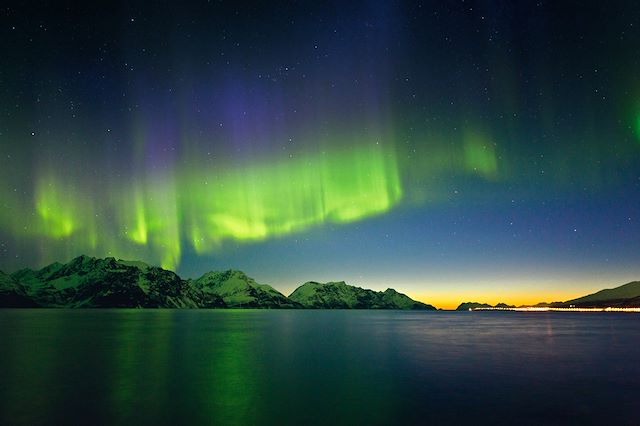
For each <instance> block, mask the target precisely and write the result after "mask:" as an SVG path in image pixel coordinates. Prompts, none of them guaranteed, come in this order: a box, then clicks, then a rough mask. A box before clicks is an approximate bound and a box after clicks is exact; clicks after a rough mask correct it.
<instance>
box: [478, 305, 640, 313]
mask: <svg viewBox="0 0 640 426" xmlns="http://www.w3.org/2000/svg"><path fill="white" fill-rule="evenodd" d="M469 310H470V311H517V312H640V308H614V307H606V308H576V307H569V308H551V307H537V306H523V307H518V308H469Z"/></svg>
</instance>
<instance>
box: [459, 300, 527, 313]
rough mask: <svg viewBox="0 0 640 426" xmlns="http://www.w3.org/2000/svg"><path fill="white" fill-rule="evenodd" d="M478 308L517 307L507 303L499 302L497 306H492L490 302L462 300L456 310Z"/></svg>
mask: <svg viewBox="0 0 640 426" xmlns="http://www.w3.org/2000/svg"><path fill="white" fill-rule="evenodd" d="M478 308H515V306H514V305H507V304H506V303H498V304H497V305H495V306H491V305H489V304H488V303H479V302H462V303H461V304H460V305H458V307H457V308H456V311H468V310H470V309H478Z"/></svg>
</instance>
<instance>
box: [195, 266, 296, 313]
mask: <svg viewBox="0 0 640 426" xmlns="http://www.w3.org/2000/svg"><path fill="white" fill-rule="evenodd" d="M193 286H194V287H195V288H196V289H198V290H199V291H202V292H203V293H204V294H212V295H216V296H218V297H221V298H222V299H223V300H224V302H225V304H226V305H227V306H229V307H232V308H300V307H302V306H301V305H300V304H298V303H296V302H294V301H292V300H289V299H288V298H287V297H286V296H285V295H284V294H282V293H280V292H279V291H277V290H276V289H274V288H273V287H271V286H269V285H266V284H258V283H256V282H255V280H254V279H253V278H250V277H248V276H247V275H245V273H244V272H242V271H235V270H232V269H230V270H228V271H224V272H216V271H212V272H207V273H206V274H204V275H203V276H201V277H200V278H198V279H196V280H194V281H193Z"/></svg>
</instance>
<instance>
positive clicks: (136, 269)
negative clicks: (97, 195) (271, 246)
mask: <svg viewBox="0 0 640 426" xmlns="http://www.w3.org/2000/svg"><path fill="white" fill-rule="evenodd" d="M0 307H51V308H267V309H291V308H298V309H303V308H314V309H317V308H324V309H403V310H411V309H421V310H435V308H434V307H433V306H431V305H427V304H424V303H421V302H417V301H415V300H413V299H411V298H409V297H408V296H406V295H404V294H402V293H398V292H397V291H395V290H393V289H387V290H385V291H382V292H377V291H373V290H368V289H363V288H360V287H354V286H350V285H347V284H346V283H344V282H329V283H326V284H322V283H317V282H307V283H305V284H303V285H302V286H300V287H299V288H297V289H296V290H295V291H294V292H293V293H292V294H291V295H290V296H289V297H287V296H285V295H283V294H282V293H280V292H279V291H277V290H276V289H274V288H273V287H271V286H269V285H266V284H259V283H257V282H256V281H255V280H254V279H252V278H250V277H248V276H247V275H246V274H245V273H243V272H242V271H237V270H227V271H212V272H207V273H205V274H204V275H202V276H201V277H199V278H197V279H194V280H191V279H187V280H185V279H182V278H180V277H179V276H178V275H176V274H175V273H174V272H171V271H167V270H165V269H162V268H159V267H155V266H149V265H147V264H146V263H144V262H136V261H125V260H120V259H118V260H116V259H115V258H113V257H107V258H104V259H100V258H95V257H89V256H79V257H76V258H75V259H73V260H71V261H70V262H69V263H66V264H63V263H58V262H56V263H52V264H51V265H48V266H46V267H44V268H42V269H39V270H32V269H22V270H19V271H17V272H15V273H13V274H11V275H7V274H5V273H2V272H0Z"/></svg>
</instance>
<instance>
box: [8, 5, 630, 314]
mask: <svg viewBox="0 0 640 426" xmlns="http://www.w3.org/2000/svg"><path fill="white" fill-rule="evenodd" d="M12 3H13V4H12ZM54 3H55V4H54ZM0 52H1V53H2V54H1V59H0V182H2V184H1V185H0V203H1V206H0V269H2V270H5V271H13V270H15V269H18V268H22V267H42V266H44V265H45V264H47V263H50V262H53V261H68V260H69V259H71V258H72V257H74V256H76V255H79V254H88V255H93V256H115V257H117V258H125V259H139V260H144V261H146V262H148V263H151V264H157V265H161V266H163V267H165V268H168V269H172V270H175V271H176V272H178V273H179V274H180V275H181V276H184V277H196V276H199V275H200V274H202V273H204V272H205V271H208V270H212V269H226V268H237V269H241V270H243V271H245V272H246V273H247V274H249V275H250V276H252V277H254V278H255V279H256V280H257V281H259V282H263V283H269V284H272V285H273V286H274V287H276V288H277V289H279V290H281V291H283V292H284V293H285V294H288V293H289V292H290V291H292V290H293V289H294V288H295V287H297V286H298V285H299V284H301V283H302V282H304V281H307V280H318V281H328V280H346V281H347V282H348V283H350V284H355V285H359V286H363V287H368V288H373V289H380V290H383V289H385V288H387V287H394V288H396V289H398V290H401V291H404V292H406V293H407V294H409V295H410V296H412V297H415V298H417V299H420V300H423V301H426V302H429V303H433V304H435V305H437V306H439V307H455V306H456V305H457V304H458V303H460V302H461V301H463V300H479V301H486V302H490V303H497V302H499V301H503V302H509V303H536V302H540V301H542V300H545V301H552V300H567V299H569V298H571V297H574V296H579V295H582V294H584V293H586V292H590V291H592V290H597V289H600V288H603V287H612V286H616V285H619V284H623V283H625V282H627V281H631V280H633V279H639V278H640V5H639V4H638V3H636V2H631V1H626V2H624V1H611V2H602V1H586V2H585V1H581V2H578V1H575V2H574V1H563V2H551V1H538V2H536V1H518V2H513V1H500V0H498V1H468V0H467V1H449V2H428V1H423V2H420V1H392V0H385V1H382V0H379V1H358V0H354V1H349V2H345V1H327V2H312V1H281V2H248V1H204V0H198V1H181V2H172V1H162V2H153V1H145V2H142V1H133V2H100V1H97V2H72V1H61V2H45V1H26V2H11V1H10V2H8V3H7V2H5V3H3V5H2V7H1V9H0Z"/></svg>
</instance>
